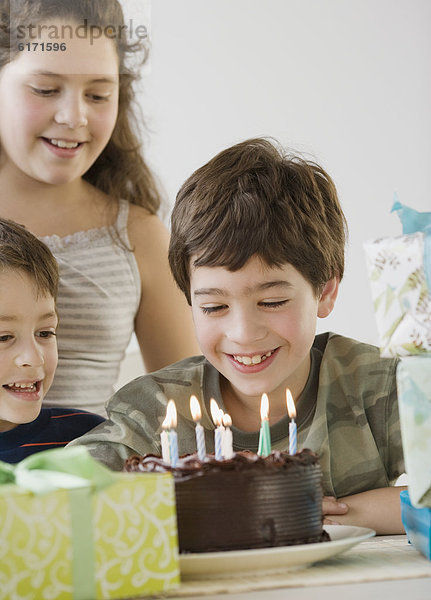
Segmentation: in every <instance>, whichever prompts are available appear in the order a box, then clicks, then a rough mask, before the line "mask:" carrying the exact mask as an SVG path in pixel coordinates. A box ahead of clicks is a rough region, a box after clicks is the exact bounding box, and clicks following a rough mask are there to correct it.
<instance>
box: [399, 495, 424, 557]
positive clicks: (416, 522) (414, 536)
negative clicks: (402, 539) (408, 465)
mask: <svg viewBox="0 0 431 600" xmlns="http://www.w3.org/2000/svg"><path fill="white" fill-rule="evenodd" d="M400 500H401V519H402V522H403V525H404V528H405V530H406V534H407V537H408V540H409V542H410V543H411V544H412V545H413V546H414V547H415V548H416V550H419V552H421V553H422V554H423V555H424V556H425V557H426V558H427V559H428V560H431V508H416V507H415V506H413V504H412V503H411V501H410V496H409V493H408V491H407V490H404V491H402V492H401V493H400Z"/></svg>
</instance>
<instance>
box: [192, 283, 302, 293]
mask: <svg viewBox="0 0 431 600" xmlns="http://www.w3.org/2000/svg"><path fill="white" fill-rule="evenodd" d="M274 287H282V288H292V287H293V284H291V283H289V282H288V281H285V280H284V279H281V280H276V281H265V282H264V283H258V284H257V285H254V286H247V287H246V288H245V293H246V294H252V293H254V292H260V291H262V290H268V289H271V288H274ZM193 295H194V296H211V295H215V296H228V295H229V292H228V291H227V290H223V289H221V288H200V289H198V290H195V291H194V293H193Z"/></svg>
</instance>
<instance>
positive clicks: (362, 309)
mask: <svg viewBox="0 0 431 600" xmlns="http://www.w3.org/2000/svg"><path fill="white" fill-rule="evenodd" d="M150 30H151V44H152V50H151V65H150V68H147V70H146V72H145V74H144V75H143V78H142V81H141V84H140V85H141V88H142V93H141V94H140V96H139V99H140V104H141V106H142V108H143V112H144V115H145V118H146V124H147V136H146V140H145V149H146V150H145V151H146V156H147V158H148V160H149V162H150V165H151V166H152V167H153V169H154V170H155V171H156V173H157V174H158V176H159V178H160V180H161V182H162V184H163V186H164V189H165V192H166V195H167V198H168V203H169V205H170V206H172V204H173V202H174V200H175V194H176V192H177V190H178V188H179V186H180V185H181V184H182V183H183V181H184V180H185V179H186V178H187V177H188V176H189V175H190V174H191V173H192V171H193V170H195V169H196V168H197V167H199V166H201V165H202V164H204V163H205V162H206V161H207V160H209V159H210V158H211V157H212V156H213V155H214V154H216V153H217V152H219V151H220V150H222V149H223V148H225V147H227V146H230V145H232V144H234V143H236V142H239V141H241V140H243V139H246V138H249V137H253V136H272V137H275V138H277V139H278V140H279V141H280V142H281V143H282V144H283V145H285V146H287V147H289V148H292V149H295V150H297V151H299V152H301V153H303V154H305V155H306V157H308V158H311V159H314V160H316V161H317V162H319V163H320V164H322V166H323V167H324V168H325V169H326V170H327V171H328V172H329V174H330V175H331V176H332V177H333V179H334V181H335V184H336V186H337V189H338V192H339V196H340V200H341V204H342V206H343V209H344V212H345V214H346V217H347V220H348V223H349V229H350V236H349V243H348V247H347V252H346V272H345V278H344V280H343V282H342V285H341V288H340V294H339V297H338V301H337V305H336V307H335V309H334V311H333V314H332V315H331V316H330V317H328V318H327V319H324V320H322V321H319V331H325V330H328V329H329V330H332V331H337V332H339V333H342V334H344V335H348V336H351V337H354V338H356V339H360V340H362V341H366V342H371V343H377V341H378V340H377V330H376V325H375V321H374V314H373V310H372V303H371V295H370V290H369V284H368V280H367V272H366V266H365V257H364V251H363V247H362V244H363V242H364V241H366V240H369V239H374V238H377V237H381V236H390V235H397V234H399V233H401V226H400V223H399V220H398V218H397V216H396V215H395V213H392V214H391V213H390V209H391V206H392V201H393V195H394V192H395V191H396V192H397V193H398V197H399V200H400V201H401V202H402V203H404V204H407V205H409V206H411V207H412V208H416V209H417V210H421V211H426V210H428V211H429V210H431V202H430V190H431V111H430V107H431V1H430V0H154V1H153V2H152V4H151V28H150Z"/></svg>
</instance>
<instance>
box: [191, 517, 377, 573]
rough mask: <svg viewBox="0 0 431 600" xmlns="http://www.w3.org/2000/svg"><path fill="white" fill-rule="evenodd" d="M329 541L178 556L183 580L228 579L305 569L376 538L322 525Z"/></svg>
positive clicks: (365, 530)
mask: <svg viewBox="0 0 431 600" xmlns="http://www.w3.org/2000/svg"><path fill="white" fill-rule="evenodd" d="M325 530H326V531H327V532H328V533H329V536H330V538H331V541H329V542H320V543H318V544H301V545H299V546H278V547H277V548H260V549H257V550H231V551H229V552H202V553H196V554H180V570H181V577H182V579H209V578H211V577H214V576H217V578H219V577H231V576H232V575H233V574H235V575H238V574H241V573H247V572H248V573H250V572H251V571H252V572H253V573H255V572H257V571H259V572H262V571H264V572H268V571H285V570H286V569H290V568H298V567H306V566H308V565H310V564H311V563H314V562H317V561H319V560H325V559H326V558H330V557H331V556H335V555H336V554H340V552H344V551H345V550H348V548H351V547H352V546H355V545H356V544H359V542H363V541H364V540H366V539H368V538H370V537H373V536H374V535H376V532H375V531H374V530H373V529H368V528H366V527H353V526H352V525H325Z"/></svg>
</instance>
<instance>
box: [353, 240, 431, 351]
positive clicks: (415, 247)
mask: <svg viewBox="0 0 431 600" xmlns="http://www.w3.org/2000/svg"><path fill="white" fill-rule="evenodd" d="M430 242H431V237H430V236H429V235H425V234H424V233H422V232H418V233H413V234H410V235H401V236H397V237H393V238H381V239H378V240H374V241H371V242H366V243H365V244H364V247H365V252H366V259H367V267H368V273H369V279H370V285H371V293H372V298H373V306H374V312H375V315H376V320H377V329H378V333H379V345H380V351H381V355H382V356H387V357H390V356H409V355H415V354H430V353H431V292H430V289H429V285H428V282H427V276H426V275H427V271H426V269H425V266H426V265H425V257H426V256H429V255H430V253H429V252H428V253H427V249H428V248H429V249H430V250H431V244H430Z"/></svg>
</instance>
